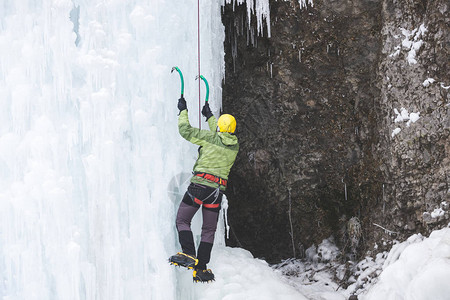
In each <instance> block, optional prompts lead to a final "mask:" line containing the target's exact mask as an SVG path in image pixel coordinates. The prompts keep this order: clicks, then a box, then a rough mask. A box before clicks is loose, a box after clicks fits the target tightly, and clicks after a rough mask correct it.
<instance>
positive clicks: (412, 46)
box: [389, 24, 428, 65]
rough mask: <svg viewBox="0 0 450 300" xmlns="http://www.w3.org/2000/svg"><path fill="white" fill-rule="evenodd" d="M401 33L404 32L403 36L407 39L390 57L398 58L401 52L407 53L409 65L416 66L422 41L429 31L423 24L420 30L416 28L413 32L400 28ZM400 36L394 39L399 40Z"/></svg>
mask: <svg viewBox="0 0 450 300" xmlns="http://www.w3.org/2000/svg"><path fill="white" fill-rule="evenodd" d="M400 31H401V32H402V34H403V36H404V37H405V38H404V39H403V40H402V42H401V45H397V46H395V47H394V50H395V51H394V52H393V53H391V54H390V55H389V57H395V56H398V55H399V54H400V53H401V51H402V50H403V51H407V54H406V60H407V62H408V64H410V65H414V64H417V59H416V58H417V54H418V52H419V50H420V48H421V47H422V45H423V43H424V42H423V40H422V39H421V38H422V37H423V36H424V35H425V33H426V32H427V31H428V29H427V28H426V27H425V25H424V24H421V25H420V26H419V28H415V29H413V30H408V29H405V28H400ZM398 37H399V36H397V35H395V36H394V38H398Z"/></svg>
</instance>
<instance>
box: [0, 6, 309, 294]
mask: <svg viewBox="0 0 450 300" xmlns="http://www.w3.org/2000/svg"><path fill="white" fill-rule="evenodd" d="M219 2H220V1H219ZM221 4H222V3H218V2H217V1H203V2H202V6H201V10H200V11H201V17H200V19H201V49H202V52H201V55H202V60H201V65H202V74H203V75H204V76H205V77H206V78H207V79H208V81H209V83H210V88H211V90H210V99H211V101H210V103H211V107H212V109H213V112H215V113H216V114H217V113H218V111H219V108H220V106H221V83H222V79H223V77H224V50H223V40H224V28H223V25H222V23H221V16H220V12H221ZM175 65H176V66H179V67H180V68H181V69H182V71H183V73H184V75H185V82H186V87H185V96H186V98H187V101H188V108H189V113H190V120H191V124H192V125H194V126H198V82H196V81H195V76H196V75H197V1H193V0H190V1H164V0H148V1H144V0H134V1H120V0H105V1H100V0H96V1H85V0H72V1H71V0H29V1H17V0H3V1H2V4H1V5H0V104H1V109H0V187H1V189H0V226H1V227H0V298H2V299H8V300H13V299H14V300H16V299H26V300H31V299H43V300H44V299H45V300H47V299H58V300H63V299H99V300H103V299H108V300H114V299H133V300H139V299H155V300H158V299H165V300H166V299H183V300H185V299H223V298H225V297H227V298H226V299H275V298H276V297H275V298H274V295H277V296H280V295H281V296H283V299H302V298H303V297H302V296H301V295H300V294H298V292H296V291H295V290H294V289H293V288H291V287H289V286H288V285H286V284H284V283H283V282H282V281H281V280H280V279H279V277H277V275H275V273H273V272H272V270H271V269H270V268H269V267H268V266H267V264H266V263H265V262H263V261H260V260H255V259H253V258H252V256H251V255H250V254H249V253H248V252H246V251H245V250H242V249H231V248H227V247H225V246H224V241H223V239H224V238H223V226H222V228H221V230H220V231H219V232H218V233H217V238H216V241H218V242H217V243H216V245H215V248H214V250H213V260H212V262H211V264H210V267H212V268H213V269H214V271H215V273H216V277H217V281H216V282H215V283H214V284H210V285H195V284H193V283H192V275H191V274H189V272H188V271H184V270H179V269H176V268H174V267H171V266H169V264H168V263H167V258H168V257H169V256H170V255H171V254H173V253H174V252H176V251H178V250H179V249H178V247H179V246H178V243H177V237H176V230H175V225H174V218H175V210H176V208H177V206H178V203H179V202H180V201H181V196H182V194H183V193H184V191H185V189H186V187H187V180H188V178H189V176H190V174H189V172H190V171H191V169H192V166H193V163H194V161H195V159H196V155H197V149H196V147H195V146H193V145H191V144H189V143H188V142H186V141H185V140H183V139H182V138H181V137H180V136H179V135H178V129H177V113H178V110H177V107H176V104H177V99H178V97H179V79H178V75H174V74H171V73H170V70H171V68H172V66H175ZM203 93H204V91H203ZM203 96H204V95H203ZM202 120H203V119H202ZM202 127H204V126H202ZM198 218H200V216H198ZM195 223H196V224H194V230H197V232H194V234H198V233H199V223H200V221H199V220H196V221H195ZM220 224H223V222H221V223H220ZM243 269H245V270H243ZM244 271H245V272H246V274H248V272H253V273H251V274H256V275H257V276H256V275H255V276H254V275H252V276H251V277H252V278H246V277H245V276H244V275H243V274H242V273H240V272H244ZM278 299H280V298H278Z"/></svg>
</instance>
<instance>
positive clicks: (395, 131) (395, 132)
mask: <svg viewBox="0 0 450 300" xmlns="http://www.w3.org/2000/svg"><path fill="white" fill-rule="evenodd" d="M400 131H402V130H401V129H400V128H399V127H397V128H395V129H394V130H393V131H392V134H391V136H392V137H394V136H396V135H397V134H399V133H400Z"/></svg>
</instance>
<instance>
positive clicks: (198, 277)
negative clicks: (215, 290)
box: [192, 269, 214, 282]
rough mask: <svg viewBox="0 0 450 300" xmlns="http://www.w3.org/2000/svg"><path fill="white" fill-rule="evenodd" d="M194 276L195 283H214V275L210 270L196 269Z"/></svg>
mask: <svg viewBox="0 0 450 300" xmlns="http://www.w3.org/2000/svg"><path fill="white" fill-rule="evenodd" d="M192 276H194V278H193V280H194V281H195V282H210V281H214V274H213V272H212V271H211V270H210V269H207V270H202V269H195V270H194V273H193V274H192Z"/></svg>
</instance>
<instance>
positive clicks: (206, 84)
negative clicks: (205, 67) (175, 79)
mask: <svg viewBox="0 0 450 300" xmlns="http://www.w3.org/2000/svg"><path fill="white" fill-rule="evenodd" d="M199 78H200V79H201V80H203V82H204V83H205V86H206V98H205V102H206V103H208V100H209V84H208V81H207V80H206V78H205V77H203V75H200V77H199V76H197V77H195V80H197V79H199Z"/></svg>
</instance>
